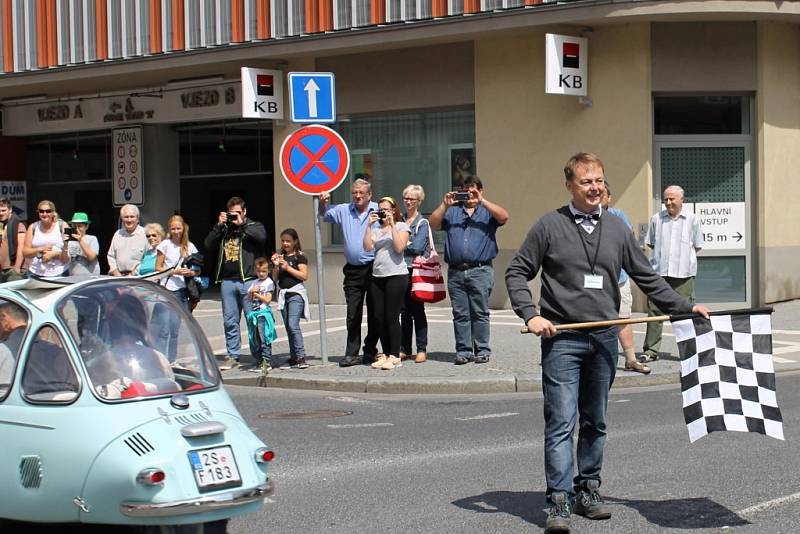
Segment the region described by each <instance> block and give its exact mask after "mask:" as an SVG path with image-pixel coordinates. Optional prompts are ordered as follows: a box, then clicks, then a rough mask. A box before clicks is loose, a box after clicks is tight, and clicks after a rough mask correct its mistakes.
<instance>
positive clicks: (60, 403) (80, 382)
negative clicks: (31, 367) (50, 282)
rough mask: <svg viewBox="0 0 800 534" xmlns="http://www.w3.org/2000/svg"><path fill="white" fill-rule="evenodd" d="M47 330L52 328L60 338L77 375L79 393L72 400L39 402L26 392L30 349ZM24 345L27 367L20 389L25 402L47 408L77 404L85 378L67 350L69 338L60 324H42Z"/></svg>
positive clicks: (20, 382)
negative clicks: (60, 327) (25, 384)
mask: <svg viewBox="0 0 800 534" xmlns="http://www.w3.org/2000/svg"><path fill="white" fill-rule="evenodd" d="M45 328H51V329H52V330H54V331H55V333H56V335H57V336H58V338H59V341H60V342H61V348H62V349H63V350H64V354H65V355H66V357H67V361H68V362H69V365H70V368H72V372H73V373H75V378H76V379H77V383H78V391H76V392H75V396H74V397H72V398H71V399H67V400H39V399H32V398H30V397H29V396H28V394H27V393H26V392H25V388H24V382H25V375H26V373H27V371H28V361H29V359H30V348H31V345H32V344H33V343H34V342H35V338H36V337H38V336H39V334H40V333H41V331H42V330H44V329H45ZM23 345H24V346H25V351H26V355H25V367H24V369H23V371H22V375H21V377H20V381H19V389H20V394H21V396H22V398H23V399H24V400H25V402H26V403H28V404H33V405H45V406H68V405H70V404H73V403H75V402H76V401H77V400H78V399H79V398H80V396H81V394H82V393H83V377H82V375H81V373H80V371H79V368H78V366H76V365H75V360H74V358H73V357H72V355H71V354H70V350H69V349H68V348H67V347H68V346H69V343H67V337H66V336H65V335H64V333H63V332H62V331H61V330H60V329H59V327H58V324H56V323H53V322H50V321H48V322H45V323H42V324H40V325H39V326H38V328H37V329H36V333H35V334H34V335H29V336H28V338H27V339H26V340H25V343H24V344H23Z"/></svg>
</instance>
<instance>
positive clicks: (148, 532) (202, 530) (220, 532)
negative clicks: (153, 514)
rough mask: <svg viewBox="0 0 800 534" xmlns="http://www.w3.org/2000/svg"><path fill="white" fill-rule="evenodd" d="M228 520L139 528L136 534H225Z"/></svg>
mask: <svg viewBox="0 0 800 534" xmlns="http://www.w3.org/2000/svg"><path fill="white" fill-rule="evenodd" d="M227 532H228V520H227V519H222V520H220V521H210V522H208V523H194V524H191V525H153V526H146V527H140V528H139V531H138V534H226V533H227Z"/></svg>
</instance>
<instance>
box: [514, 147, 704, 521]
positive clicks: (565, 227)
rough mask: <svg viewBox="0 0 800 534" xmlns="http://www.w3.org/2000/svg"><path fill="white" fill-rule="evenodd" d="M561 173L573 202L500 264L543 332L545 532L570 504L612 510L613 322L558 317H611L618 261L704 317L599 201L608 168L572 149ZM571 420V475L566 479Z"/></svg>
mask: <svg viewBox="0 0 800 534" xmlns="http://www.w3.org/2000/svg"><path fill="white" fill-rule="evenodd" d="M564 175H565V177H566V187H567V190H568V191H569V192H570V194H571V195H572V202H570V204H569V205H567V206H563V207H561V208H559V209H558V210H556V211H553V212H550V213H548V214H546V215H544V216H543V217H542V218H541V219H539V221H538V222H537V223H536V224H535V225H534V226H533V228H532V229H531V230H530V232H528V235H527V237H526V238H525V242H524V243H523V244H522V246H521V247H520V249H519V250H518V251H517V254H516V255H515V256H514V258H513V259H512V260H511V263H510V265H509V266H508V269H507V270H506V286H507V287H508V295H509V298H510V299H511V304H512V306H513V308H514V311H515V312H516V313H517V315H519V316H520V317H521V318H522V319H523V320H524V321H525V324H526V325H527V327H528V330H529V331H530V332H532V333H534V334H536V335H537V336H541V337H542V391H543V393H544V419H545V430H544V462H545V478H546V480H547V492H546V498H547V502H548V505H549V512H548V517H547V521H546V524H545V532H551V533H553V532H569V523H570V514H571V513H572V511H573V507H574V511H575V513H577V514H580V515H583V516H585V517H587V518H589V519H608V518H610V517H611V511H610V510H609V509H608V507H606V506H605V504H604V503H603V499H602V497H601V496H600V493H599V492H598V488H599V487H600V482H601V480H600V471H601V469H602V466H603V449H604V447H605V442H606V433H607V432H606V411H607V407H608V391H609V389H610V388H611V384H612V383H613V381H614V374H615V371H616V365H617V329H616V327H615V326H602V327H595V328H588V329H581V330H556V325H558V324H568V323H576V322H590V321H606V320H612V319H616V318H617V314H618V309H619V303H620V291H619V285H618V284H617V278H618V276H619V273H620V269H625V271H626V272H627V273H628V275H629V276H630V277H631V278H632V279H633V280H634V281H635V282H636V284H637V285H638V286H639V288H640V289H642V291H644V292H645V293H647V295H648V296H649V297H650V298H651V299H653V301H654V302H656V303H657V304H658V305H659V307H660V308H661V309H663V310H667V311H669V312H670V313H689V312H694V313H699V314H701V315H703V316H704V317H708V308H706V307H705V306H701V305H695V306H692V305H691V304H690V303H689V302H688V301H687V300H686V299H685V298H683V297H681V296H680V295H678V294H677V293H676V292H675V291H674V290H673V289H672V288H671V287H669V285H668V284H667V283H666V282H665V281H664V280H663V278H661V277H660V276H658V275H657V274H656V273H655V272H654V271H653V269H652V268H651V267H650V263H649V262H648V260H647V258H646V257H645V256H644V254H643V253H642V251H641V250H640V249H639V245H638V243H637V242H636V239H635V238H634V235H633V233H632V232H631V231H630V229H628V227H627V226H625V223H624V222H623V221H622V219H620V218H618V217H613V216H608V215H606V212H604V211H603V210H602V208H601V204H600V202H601V198H602V194H603V192H604V190H605V187H604V182H605V176H604V171H603V163H602V162H601V161H600V159H599V158H598V157H597V156H595V155H594V154H590V153H583V152H582V153H578V154H575V155H574V156H572V158H570V160H569V161H568V162H567V165H566V166H565V167H564ZM540 269H541V271H542V278H541V280H542V293H541V299H540V301H539V308H538V309H537V307H536V306H535V305H534V303H533V299H532V297H531V292H530V289H529V288H528V282H529V281H530V280H532V279H533V278H534V277H535V276H536V273H537V272H538V271H539V270H540ZM578 418H579V420H578ZM576 423H578V424H579V431H578V450H577V455H576V457H577V464H578V474H577V475H576V476H575V477H574V478H573V473H574V467H573V465H574V462H573V452H572V448H573V432H574V430H575V425H576Z"/></svg>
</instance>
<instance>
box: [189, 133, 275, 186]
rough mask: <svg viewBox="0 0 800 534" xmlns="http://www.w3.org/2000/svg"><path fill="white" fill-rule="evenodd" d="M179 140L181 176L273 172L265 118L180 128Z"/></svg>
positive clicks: (270, 136) (270, 138) (269, 140)
mask: <svg viewBox="0 0 800 534" xmlns="http://www.w3.org/2000/svg"><path fill="white" fill-rule="evenodd" d="M178 142H179V147H180V148H179V158H180V159H179V165H180V167H179V168H180V175H181V176H198V175H220V174H234V173H246V172H260V171H270V172H271V171H272V131H271V125H270V124H268V121H264V122H263V123H234V124H230V123H218V124H213V125H203V126H200V127H194V126H193V127H191V128H185V129H180V130H179V140H178Z"/></svg>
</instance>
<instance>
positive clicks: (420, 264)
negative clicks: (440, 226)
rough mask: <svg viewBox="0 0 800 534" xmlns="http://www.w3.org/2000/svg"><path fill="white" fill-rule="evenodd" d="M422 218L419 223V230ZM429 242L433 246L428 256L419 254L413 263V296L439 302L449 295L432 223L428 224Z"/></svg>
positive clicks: (417, 298)
mask: <svg viewBox="0 0 800 534" xmlns="http://www.w3.org/2000/svg"><path fill="white" fill-rule="evenodd" d="M421 223H422V220H420V221H419V222H418V223H417V231H419V225H420V224H421ZM428 243H430V246H431V253H430V255H429V256H428V257H427V258H426V257H425V256H422V255H419V256H417V257H416V258H414V261H413V262H412V263H411V298H413V299H414V300H418V301H420V302H439V301H440V300H444V299H445V297H446V296H447V291H446V290H445V285H444V275H443V274H442V264H441V263H440V262H439V255H438V254H437V253H436V247H435V246H434V244H433V232H431V225H430V224H428Z"/></svg>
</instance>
